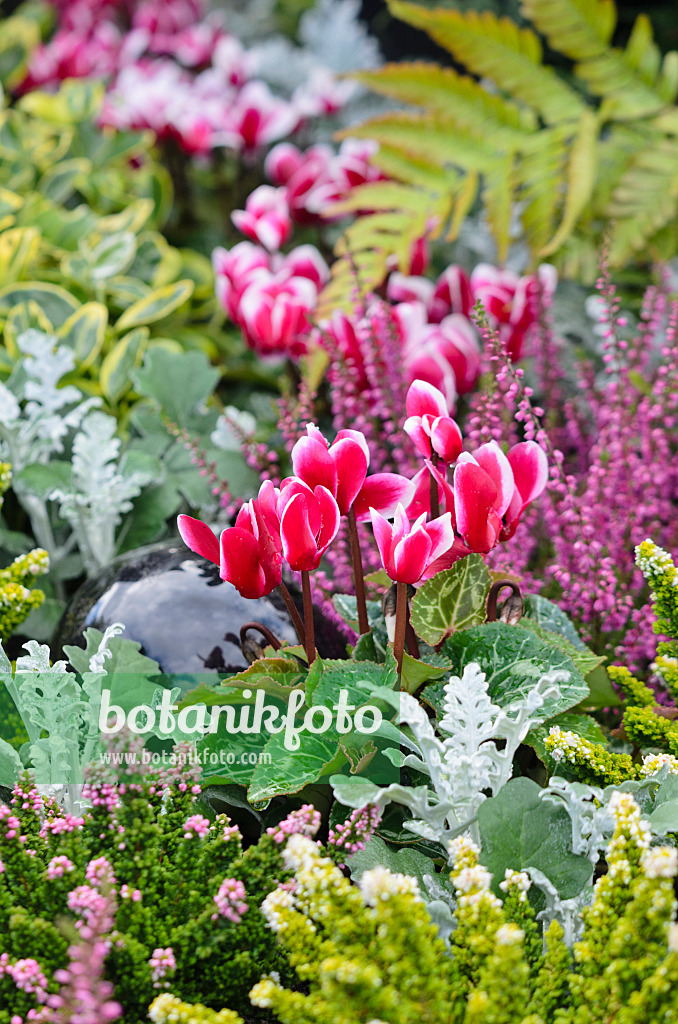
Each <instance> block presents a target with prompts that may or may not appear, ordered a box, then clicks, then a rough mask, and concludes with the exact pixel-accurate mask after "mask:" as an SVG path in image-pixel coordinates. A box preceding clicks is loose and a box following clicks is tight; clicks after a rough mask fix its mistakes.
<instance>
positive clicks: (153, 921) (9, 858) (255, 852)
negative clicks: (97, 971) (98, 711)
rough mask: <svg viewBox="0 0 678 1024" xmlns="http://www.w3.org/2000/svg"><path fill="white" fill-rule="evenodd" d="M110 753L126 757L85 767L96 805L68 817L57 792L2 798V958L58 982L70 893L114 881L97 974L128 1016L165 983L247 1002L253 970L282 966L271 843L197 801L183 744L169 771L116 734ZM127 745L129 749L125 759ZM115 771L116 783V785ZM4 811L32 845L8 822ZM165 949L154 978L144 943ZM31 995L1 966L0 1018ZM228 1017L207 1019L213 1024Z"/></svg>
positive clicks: (70, 931)
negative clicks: (274, 936) (245, 833)
mask: <svg viewBox="0 0 678 1024" xmlns="http://www.w3.org/2000/svg"><path fill="white" fill-rule="evenodd" d="M111 752H112V753H114V754H117V755H119V757H120V758H121V764H123V765H124V767H122V768H119V769H117V770H116V769H107V768H105V766H103V765H101V764H99V765H97V766H96V767H94V768H93V769H92V773H91V774H90V777H89V782H88V789H86V790H85V794H86V796H87V797H89V799H90V800H92V801H93V806H91V807H89V809H88V810H84V811H83V813H82V816H77V817H74V816H71V815H66V814H65V813H64V811H63V810H62V809H61V808H59V807H58V806H57V805H56V804H55V803H54V802H53V801H49V800H45V801H43V800H41V799H40V797H39V796H38V792H37V789H36V787H35V786H34V785H32V783H30V782H28V781H22V783H21V785H20V786H18V787H17V788H16V789H15V790H14V798H15V799H14V805H13V806H11V807H8V806H5V805H2V812H1V813H0V859H1V860H2V864H3V872H2V874H1V877H0V928H1V929H2V935H3V953H4V954H6V956H7V957H8V960H9V963H10V964H12V965H14V964H15V963H16V962H17V961H19V960H21V961H24V960H27V959H29V958H34V959H35V960H37V962H38V964H39V966H40V969H41V971H42V973H43V974H44V976H45V978H46V979H47V989H48V992H49V993H50V994H53V993H55V992H57V991H58V988H59V985H58V982H57V980H55V978H54V974H55V972H58V971H59V970H60V969H63V968H64V967H66V966H67V964H68V962H69V955H68V947H69V945H70V944H71V942H73V941H77V938H78V933H77V932H76V930H75V928H74V924H75V922H76V921H77V918H78V912H77V910H76V909H75V908H74V907H73V904H72V903H71V902H70V901H69V899H68V894H69V893H71V892H73V890H76V895H77V892H80V893H82V892H83V891H85V892H87V891H89V892H90V894H91V895H92V896H94V895H95V893H94V892H92V890H91V889H89V887H90V886H91V887H92V889H94V890H98V891H99V892H102V891H103V892H107V891H109V892H110V885H111V884H112V885H113V886H114V889H115V892H114V900H115V902H114V905H113V912H114V915H115V921H114V929H115V931H114V933H113V935H114V938H113V939H112V940H111V941H110V945H109V949H108V953H107V956H106V976H107V978H108V979H109V980H110V981H111V982H112V983H113V985H114V986H115V997H116V999H117V1000H118V1001H119V1002H120V1003H121V1004H122V1006H123V1008H124V1013H123V1015H122V1018H121V1019H123V1020H124V1021H125V1024H145V1022H146V1021H147V1020H148V1017H147V1012H148V1006H149V1004H150V1003H151V1001H152V1000H153V999H154V997H155V996H156V995H157V994H158V992H160V991H162V990H163V989H164V988H167V987H169V985H170V984H171V985H172V988H173V990H174V991H176V992H178V993H179V994H180V995H181V997H182V998H183V999H185V1000H187V1001H190V1002H197V1003H203V1004H208V1005H210V1006H212V1007H219V1006H220V1005H222V1004H223V1003H228V1004H229V1005H231V1006H233V1007H234V1008H235V1009H236V1010H240V1011H241V1012H242V1011H243V1010H245V1011H247V1010H248V1009H249V1003H248V999H247V993H248V991H249V989H250V988H251V987H252V985H254V984H255V983H256V982H257V981H258V980H259V978H260V976H261V973H262V971H267V970H276V971H278V972H280V973H281V974H282V976H283V977H284V978H285V979H288V978H289V976H290V972H289V969H288V968H287V965H286V958H285V955H284V952H283V951H282V950H281V949H279V948H276V946H275V944H274V943H272V942H271V936H270V933H269V932H268V930H267V927H266V921H265V919H264V917H263V916H262V914H261V912H260V910H259V906H260V904H261V903H262V901H263V900H264V898H265V897H266V895H267V893H268V892H269V891H270V890H271V889H272V888H273V887H274V886H275V884H276V880H279V881H281V882H282V881H284V880H285V879H287V878H289V874H288V872H287V870H286V869H285V866H284V864H283V863H282V859H281V846H280V845H279V844H278V843H277V842H276V841H275V839H274V838H273V837H272V836H270V835H263V836H262V838H261V839H260V841H259V842H258V843H256V844H254V845H252V846H250V847H249V849H248V850H246V851H243V848H242V843H241V835H240V832H239V830H238V828H237V827H236V826H234V825H232V824H231V823H230V821H229V818H228V817H227V816H226V815H225V814H222V815H218V816H215V815H214V813H213V812H212V811H211V809H210V808H209V807H207V805H206V804H204V803H197V802H196V798H197V797H198V795H199V793H200V787H199V786H198V785H197V783H196V774H199V768H198V769H196V768H195V766H193V767H189V766H188V764H187V758H188V757H189V755H190V751H189V750H188V748H176V751H175V753H176V754H177V758H178V760H177V763H176V764H175V765H172V766H168V767H166V768H163V767H162V765H160V766H157V765H156V766H155V767H153V766H150V765H146V766H143V765H142V764H141V763H140V762H139V763H138V764H137V763H136V762H135V761H134V757H135V756H138V755H139V754H140V745H139V744H138V743H136V744H135V743H131V744H130V743H129V742H128V741H119V742H118V744H117V746H115V747H112V748H111ZM124 754H128V755H129V756H130V757H131V758H132V760H131V761H129V762H125V761H124V760H122V757H123V755H124ZM182 756H183V758H184V761H183V764H182V762H181V757H182ZM135 765H136V766H135ZM123 781H124V782H125V783H127V785H126V786H121V785H116V784H118V783H121V782H123ZM17 797H18V799H16V798H17ZM13 814H18V816H19V818H20V821H21V826H20V828H21V834H22V835H28V836H30V843H29V844H26V843H21V842H20V840H19V832H15V831H13V830H12V825H11V817H10V816H11V815H13ZM205 815H209V817H206V816H205ZM55 858H56V860H55ZM50 864H51V865H52V868H51V870H50V867H49V866H50ZM225 882H226V885H225V890H222V884H223V883H225ZM80 887H85V888H84V890H83V889H81V888H80ZM229 887H230V888H235V889H237V890H238V891H239V893H240V894H241V895H240V896H239V898H238V900H237V901H234V903H235V907H231V906H229V900H228V891H229ZM220 891H221V892H222V895H221V896H220V895H219V894H220ZM224 891H225V893H226V895H224ZM243 904H244V909H243ZM238 910H239V912H237V911H238ZM225 911H228V913H225ZM80 916H82V912H80ZM104 938H105V940H106V941H108V940H109V936H105V937H104ZM168 949H169V951H170V953H171V954H172V956H173V961H174V964H175V967H174V968H172V967H171V966H168V968H167V971H166V973H165V974H163V971H162V970H161V971H160V976H159V977H158V976H157V974H155V973H154V966H153V963H152V962H151V961H152V958H153V956H154V951H162V952H164V951H166V950H168ZM170 963H171V961H170ZM170 979H171V981H170ZM36 1002H37V1001H36V995H35V993H34V992H33V990H32V989H31V988H30V987H28V988H27V990H23V989H22V988H18V987H17V986H16V984H15V982H14V981H13V980H12V978H11V977H10V976H9V974H5V973H4V972H3V973H2V974H0V1024H10V1022H11V1021H12V1020H14V1021H16V1019H17V1017H16V1015H19V1016H20V1017H21V1018H23V1019H24V1020H25V1019H26V1018H27V1014H28V1012H29V1011H30V1010H36V1009H38V1008H39V1007H38V1006H37V1005H36ZM95 1012H96V1011H95ZM249 1016H250V1017H251V1016H252V1013H251V1009H249ZM28 1019H31V1018H30V1017H28ZM92 1019H96V1020H99V1019H100V1018H99V1017H98V1016H96V1017H94V1018H92ZM174 1019H175V1020H177V1019H181V1018H176V1017H175V1018H174ZM189 1019H191V1020H195V1019H196V1017H195V1015H194V1016H193V1017H192V1018H189ZM231 1019H232V1018H231V1017H229V1016H228V1015H227V1016H225V1017H217V1021H218V1022H219V1024H221V1022H222V1021H225V1022H229V1021H230V1020H231ZM101 1020H103V1017H102V1018H101Z"/></svg>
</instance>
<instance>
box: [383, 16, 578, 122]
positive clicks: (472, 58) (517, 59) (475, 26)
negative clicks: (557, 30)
mask: <svg viewBox="0 0 678 1024" xmlns="http://www.w3.org/2000/svg"><path fill="white" fill-rule="evenodd" d="M388 6H389V10H390V11H391V13H392V14H393V15H394V17H396V18H400V19H401V20H402V21H405V22H407V23H408V24H409V25H414V26H415V28H420V29H423V30H424V31H425V32H427V33H428V34H429V35H430V36H431V38H432V39H434V40H435V41H436V42H437V43H438V44H439V45H440V46H442V47H444V48H445V49H446V50H448V51H449V52H450V53H451V54H452V56H453V57H454V58H455V59H456V60H458V61H459V62H460V63H462V64H465V65H466V67H467V68H468V69H469V70H470V71H472V72H473V74H475V75H478V77H480V78H490V79H492V81H494V82H495V83H496V84H497V85H498V86H499V88H500V89H501V90H502V91H503V92H506V93H508V94H509V95H510V96H512V97H513V98H514V99H517V100H520V101H521V102H522V103H524V104H526V106H527V107H530V108H532V109H533V110H535V111H536V112H537V113H538V114H540V115H541V116H542V117H543V118H544V120H545V121H546V122H547V123H550V124H553V123H556V122H558V121H568V120H578V119H579V117H580V115H581V112H582V110H583V109H584V104H583V101H582V100H581V99H580V97H579V96H578V95H577V93H576V92H575V91H574V90H573V89H571V88H570V87H569V86H567V85H566V84H565V83H564V82H562V81H561V80H560V79H559V78H558V76H557V74H556V72H555V71H553V69H552V68H548V67H545V66H544V65H543V64H542V48H541V43H540V41H539V38H538V36H537V35H536V34H535V33H534V32H532V31H531V29H528V28H519V27H518V26H517V25H516V24H515V23H514V22H512V21H511V20H510V19H509V18H497V17H496V16H495V15H494V14H492V13H491V12H490V11H482V12H481V13H478V12H477V11H473V10H471V11H465V12H462V11H457V10H450V9H448V8H444V9H439V8H434V9H429V8H426V7H419V6H418V5H416V4H411V3H406V2H404V0H389V4H388Z"/></svg>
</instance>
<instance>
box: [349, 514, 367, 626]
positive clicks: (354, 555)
mask: <svg viewBox="0 0 678 1024" xmlns="http://www.w3.org/2000/svg"><path fill="white" fill-rule="evenodd" d="M347 518H348V534H349V537H350V539H351V561H352V562H353V585H354V587H355V600H356V604H357V606H358V630H359V632H360V633H361V634H363V633H369V631H370V623H369V620H368V618H367V600H366V598H365V580H364V579H363V559H362V554H361V551H360V538H359V537H358V524H357V522H356V518H355V512H354V511H353V509H352V508H350V509H349V510H348V516H347Z"/></svg>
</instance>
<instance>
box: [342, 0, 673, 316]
mask: <svg viewBox="0 0 678 1024" xmlns="http://www.w3.org/2000/svg"><path fill="white" fill-rule="evenodd" d="M389 8H390V10H391V12H392V14H393V15H394V16H395V17H397V18H400V19H401V20H403V21H405V22H407V23H408V24H410V25H413V26H415V27H416V28H419V29H423V30H424V31H425V32H427V33H428V34H429V35H430V36H431V37H432V39H433V40H434V41H435V42H436V43H437V44H438V45H439V46H441V47H443V48H444V49H446V50H448V51H449V53H450V54H451V56H452V58H453V60H454V62H455V65H461V66H462V67H464V68H465V69H466V70H467V72H468V74H463V73H461V72H460V71H457V70H456V68H451V67H441V66H438V65H436V64H429V63H420V62H416V63H409V64H408V63H398V64H387V65H386V66H385V67H383V68H380V69H378V70H375V71H365V72H361V73H360V74H359V75H358V77H359V79H360V80H361V81H362V82H363V83H365V84H366V85H368V86H369V87H370V88H372V89H374V90H375V91H377V92H379V93H381V94H383V95H385V96H388V97H390V98H392V99H395V100H398V101H401V102H403V103H406V104H409V105H411V106H413V107H417V108H419V111H418V112H410V111H406V112H403V111H396V112H392V113H388V114H386V115H384V116H380V117H377V118H372V119H371V120H369V121H368V122H366V123H365V124H363V125H361V126H360V127H359V128H356V127H355V126H352V127H351V129H350V134H351V135H360V136H362V137H365V138H370V139H376V140H377V141H378V142H379V144H380V147H381V148H380V151H379V154H378V155H377V157H376V160H377V162H378V163H379V165H380V166H381V167H382V168H383V169H384V171H385V172H387V173H388V174H389V175H390V176H391V177H392V178H394V179H395V181H394V182H389V183H386V184H382V183H376V184H369V185H365V186H363V187H362V188H360V189H356V190H354V192H353V193H352V195H351V197H350V200H348V201H347V202H344V203H342V204H339V206H338V207H337V209H338V210H339V209H341V210H343V211H344V212H350V211H353V210H355V211H357V210H361V209H362V210H366V209H367V210H372V211H375V212H374V213H373V214H371V215H367V216H362V217H360V218H358V220H357V221H356V222H355V223H354V224H352V225H351V227H349V229H348V231H347V232H346V235H345V237H344V239H342V241H341V243H340V248H339V249H338V255H339V256H340V257H342V258H341V259H340V260H339V261H338V263H337V264H336V266H335V267H334V269H333V280H332V283H331V284H330V285H329V287H328V289H327V291H326V294H325V310H324V311H329V309H330V308H332V307H333V306H335V305H336V304H340V303H341V299H342V298H345V296H346V295H347V294H348V293H347V290H346V289H347V287H354V281H353V279H352V278H351V264H353V266H357V268H358V270H359V272H360V273H359V279H360V283H361V285H362V286H363V287H364V288H365V289H368V288H371V287H374V286H375V285H376V284H378V283H379V282H380V280H381V279H382V277H383V275H384V273H385V271H386V266H387V261H388V259H389V258H390V257H391V256H392V255H395V256H396V257H397V259H398V262H399V265H400V267H401V269H403V270H405V269H406V267H407V265H408V262H409V252H410V246H411V243H412V242H413V241H414V239H415V238H416V237H417V236H418V235H421V234H422V225H424V224H425V223H426V221H427V219H428V221H429V228H431V227H432V226H433V234H434V236H435V235H440V234H441V233H442V232H444V231H445V230H447V233H448V237H450V238H454V237H455V236H456V234H457V232H458V230H459V227H460V225H461V223H462V221H463V219H464V217H465V215H466V213H467V212H468V211H469V210H470V209H471V207H472V206H473V204H474V202H475V201H476V199H477V198H478V197H479V198H480V199H481V201H482V204H483V207H484V209H485V212H486V214H487V218H488V222H489V225H490V228H491V230H492V234H493V236H494V239H495V241H496V244H497V248H498V252H499V259H500V260H503V259H504V257H505V255H506V251H507V249H508V246H509V243H510V239H511V222H512V217H513V214H514V212H515V211H516V210H517V211H518V212H519V216H520V221H521V225H522V229H523V233H524V237H525V239H526V240H527V243H528V245H529V247H530V250H531V253H532V258H533V261H534V262H535V263H537V262H538V261H539V260H542V259H549V260H550V261H552V262H555V263H556V264H557V266H558V267H559V269H561V271H563V272H564V273H565V274H567V275H568V276H572V277H581V278H583V279H584V280H586V281H590V280H592V279H593V278H594V276H595V274H596V271H597V266H598V259H599V253H600V246H601V240H602V237H603V233H604V232H605V231H607V230H608V227H609V223H610V221H612V222H613V223H612V226H611V227H610V229H609V230H610V261H611V263H612V264H613V265H615V266H624V265H625V264H627V263H629V262H631V261H641V262H642V261H646V260H647V259H648V258H650V259H651V258H656V257H670V256H672V255H673V254H674V253H675V252H676V249H677V248H678V217H677V213H678V172H677V170H676V168H677V167H678V108H677V107H676V105H675V100H676V92H677V91H678V54H676V53H669V54H667V55H666V56H665V57H664V58H663V59H662V57H661V54H660V51H659V50H658V48H657V46H656V45H655V43H654V42H653V38H652V29H651V26H650V22H649V20H648V18H647V16H646V15H644V14H641V15H639V16H638V18H637V20H636V22H635V25H634V27H633V30H632V32H631V35H630V38H629V40H628V42H627V44H626V46H625V47H624V48H623V49H619V48H615V47H613V46H612V45H611V38H612V34H613V31H614V29H615V25H616V20H617V16H616V10H615V6H614V3H613V0H592V2H590V3H588V2H582V0H523V2H522V12H523V14H524V16H525V17H526V18H527V19H529V20H530V21H531V22H532V26H533V27H525V28H522V27H519V26H518V25H517V24H515V23H514V22H513V21H511V20H510V19H509V18H500V17H497V16H496V15H495V14H493V13H492V12H490V11H483V12H480V13H479V12H478V11H476V10H464V11H460V10H456V9H449V8H433V9H431V8H430V7H424V6H421V5H418V4H414V3H407V2H404V0H389ZM544 41H545V42H546V44H547V45H548V46H549V47H550V48H551V49H552V50H555V51H556V52H559V53H561V54H563V56H564V57H566V58H567V59H568V60H569V61H571V62H573V67H572V74H571V75H568V76H567V77H565V76H562V75H560V74H559V73H558V72H556V70H555V69H554V68H553V67H551V66H549V65H548V64H547V63H546V62H545V59H544ZM488 82H489V83H490V85H489V87H488V85H487V84H486V83H488ZM353 277H355V274H354V275H353ZM348 282H350V285H349V284H348Z"/></svg>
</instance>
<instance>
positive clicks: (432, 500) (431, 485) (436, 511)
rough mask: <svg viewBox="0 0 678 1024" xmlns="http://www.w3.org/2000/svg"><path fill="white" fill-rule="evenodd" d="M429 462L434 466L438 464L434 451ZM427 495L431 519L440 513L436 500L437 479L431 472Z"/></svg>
mask: <svg viewBox="0 0 678 1024" xmlns="http://www.w3.org/2000/svg"><path fill="white" fill-rule="evenodd" d="M431 462H432V463H433V465H434V466H437V465H438V456H437V455H436V453H435V452H433V453H432V454H431ZM443 468H444V467H443ZM429 495H430V498H429V501H430V505H431V519H437V518H438V516H439V515H440V503H439V502H438V481H437V480H436V478H435V477H434V475H433V473H430V475H429Z"/></svg>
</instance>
